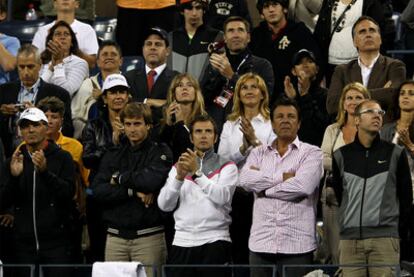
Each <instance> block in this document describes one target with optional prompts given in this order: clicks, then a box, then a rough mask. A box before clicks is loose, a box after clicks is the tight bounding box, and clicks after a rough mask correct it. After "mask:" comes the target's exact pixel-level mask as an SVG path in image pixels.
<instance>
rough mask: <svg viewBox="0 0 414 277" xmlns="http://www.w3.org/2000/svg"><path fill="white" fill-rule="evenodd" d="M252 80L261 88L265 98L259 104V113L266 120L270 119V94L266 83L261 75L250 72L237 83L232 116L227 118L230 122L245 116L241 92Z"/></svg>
mask: <svg viewBox="0 0 414 277" xmlns="http://www.w3.org/2000/svg"><path fill="white" fill-rule="evenodd" d="M252 79H253V80H255V81H256V83H257V86H258V87H259V90H260V91H261V93H262V96H263V99H262V100H261V101H260V104H259V113H260V114H261V115H262V116H263V118H264V119H266V120H269V119H270V110H269V93H268V91H267V87H266V83H265V81H264V80H263V78H262V77H260V76H259V75H257V74H255V73H251V72H249V73H246V74H244V75H242V76H241V77H240V78H239V80H238V81H237V83H236V89H235V90H234V96H233V97H234V98H233V109H232V112H231V114H229V115H228V117H227V119H228V120H230V121H236V120H237V119H238V118H239V117H240V116H244V106H243V104H242V102H241V100H240V91H241V88H242V86H243V85H244V83H246V82H247V81H248V80H252Z"/></svg>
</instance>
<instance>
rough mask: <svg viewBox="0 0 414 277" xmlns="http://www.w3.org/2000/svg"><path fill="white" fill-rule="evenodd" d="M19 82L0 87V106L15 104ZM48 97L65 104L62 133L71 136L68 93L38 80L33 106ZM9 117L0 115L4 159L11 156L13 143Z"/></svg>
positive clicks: (0, 134) (71, 125) (71, 127)
mask: <svg viewBox="0 0 414 277" xmlns="http://www.w3.org/2000/svg"><path fill="white" fill-rule="evenodd" d="M20 85H21V83H20V81H15V82H10V83H5V84H3V85H1V86H0V105H2V104H15V103H17V100H18V95H19V91H20ZM48 96H56V97H58V98H59V99H60V100H62V101H63V103H65V114H64V115H63V126H62V133H63V135H65V136H68V137H72V136H73V130H74V129H73V124H72V111H71V108H70V103H71V99H70V96H69V93H68V92H67V91H66V90H65V89H63V88H61V87H59V86H56V85H53V84H49V83H46V82H45V81H43V80H40V84H39V91H38V93H37V96H36V99H35V103H34V104H35V105H37V103H39V101H40V100H42V99H43V98H46V97H48ZM10 120H11V117H10V116H4V115H3V114H2V113H0V137H1V139H2V141H3V144H4V150H5V153H6V157H10V156H11V154H13V150H14V149H13V143H12V139H13V136H14V135H15V134H12V133H10V128H9V123H10Z"/></svg>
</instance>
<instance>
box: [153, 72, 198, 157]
mask: <svg viewBox="0 0 414 277" xmlns="http://www.w3.org/2000/svg"><path fill="white" fill-rule="evenodd" d="M200 114H206V111H205V109H204V99H203V95H202V94H201V89H200V85H199V83H198V81H197V80H196V79H194V78H193V77H192V76H191V75H190V74H188V73H182V74H178V75H177V76H175V78H174V79H173V80H172V81H171V85H170V88H169V89H168V94H167V104H166V108H165V110H164V118H163V119H162V121H161V128H160V133H159V136H160V137H159V139H160V140H161V141H163V142H165V143H167V144H168V146H169V147H170V148H171V150H172V151H173V161H174V163H175V162H176V161H177V160H178V158H179V157H180V155H181V154H182V153H183V152H185V151H186V150H187V148H190V149H192V148H193V144H192V143H191V141H190V132H189V129H188V126H189V124H190V122H191V121H192V120H193V119H194V118H195V117H196V116H197V115H200Z"/></svg>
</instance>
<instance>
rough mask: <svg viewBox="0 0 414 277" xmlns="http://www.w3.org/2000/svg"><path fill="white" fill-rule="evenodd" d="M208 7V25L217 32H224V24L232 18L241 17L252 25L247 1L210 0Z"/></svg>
mask: <svg viewBox="0 0 414 277" xmlns="http://www.w3.org/2000/svg"><path fill="white" fill-rule="evenodd" d="M208 7H209V8H208V12H207V16H206V17H207V25H209V26H211V27H213V28H215V29H217V30H223V23H224V21H225V20H226V19H227V18H229V17H230V16H241V17H243V18H244V19H246V20H247V21H248V22H249V23H250V25H252V22H251V20H250V14H249V9H248V7H247V0H210V1H209V6H208Z"/></svg>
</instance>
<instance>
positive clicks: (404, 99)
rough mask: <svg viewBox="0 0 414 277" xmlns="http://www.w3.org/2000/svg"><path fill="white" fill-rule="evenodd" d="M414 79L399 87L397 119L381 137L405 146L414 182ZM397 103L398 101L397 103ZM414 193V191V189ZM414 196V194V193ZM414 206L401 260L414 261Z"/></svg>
mask: <svg viewBox="0 0 414 277" xmlns="http://www.w3.org/2000/svg"><path fill="white" fill-rule="evenodd" d="M413 92H414V81H413V80H406V81H404V82H403V83H402V84H401V86H400V88H399V95H398V107H397V109H396V113H397V114H396V121H394V122H391V123H388V124H385V125H384V126H383V127H382V129H381V132H380V135H381V139H383V140H385V141H388V142H392V143H395V144H398V145H401V146H403V147H404V150H405V153H406V154H407V157H408V164H409V166H410V173H411V181H412V182H414V160H413V157H414V143H413V142H414V125H413V120H414V93H413ZM395 104H397V103H395ZM413 194H414V191H413ZM413 196H414V195H413ZM413 212H414V207H413V205H411V212H410V215H409V216H410V217H409V218H407V219H406V221H407V225H406V226H404V227H406V229H400V235H401V244H400V245H401V258H400V260H401V261H411V262H412V261H414V251H413V250H414V213H413Z"/></svg>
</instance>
